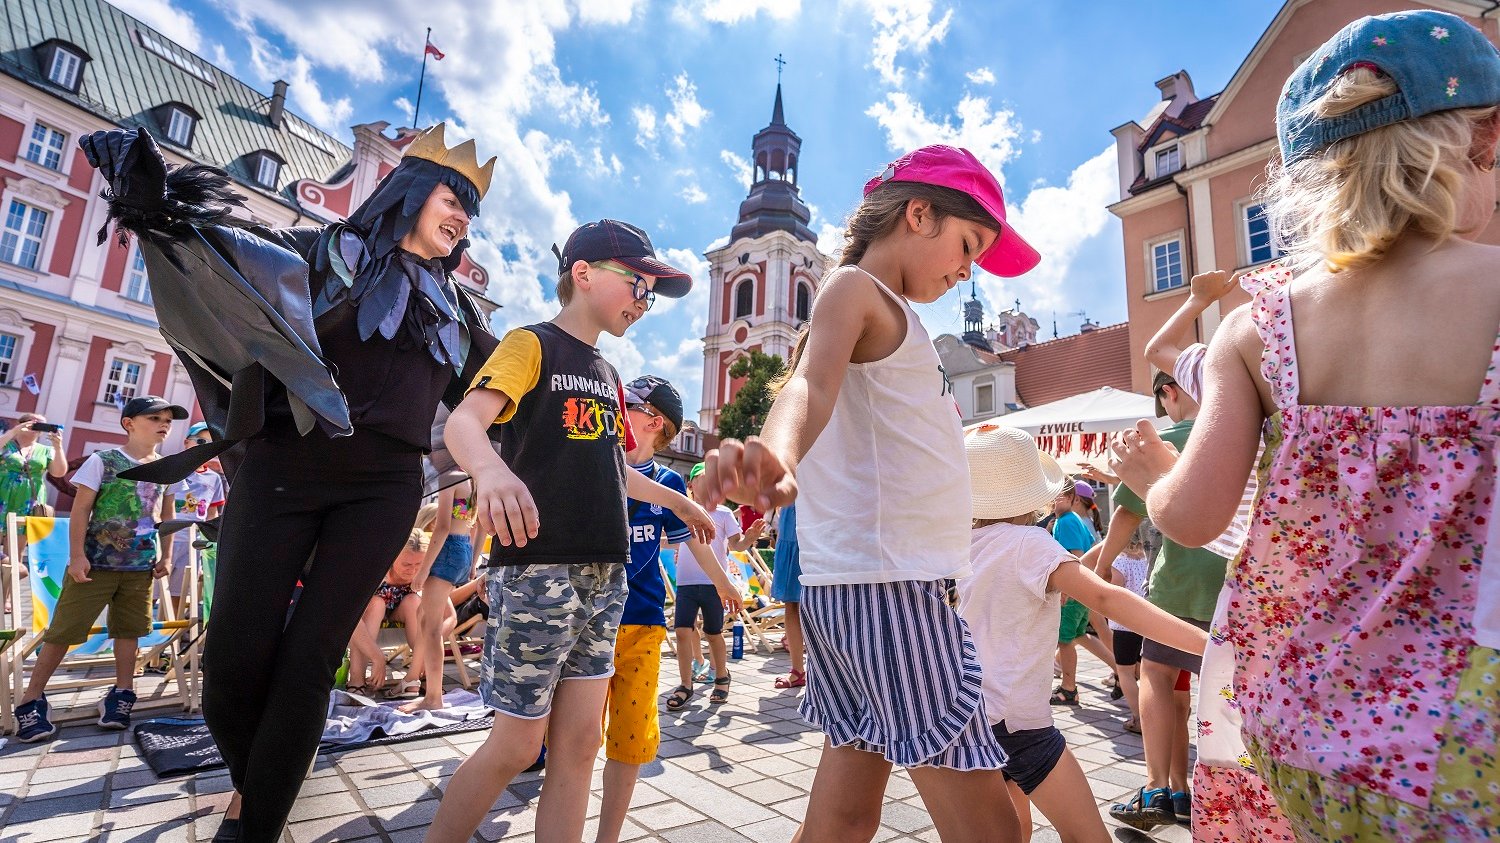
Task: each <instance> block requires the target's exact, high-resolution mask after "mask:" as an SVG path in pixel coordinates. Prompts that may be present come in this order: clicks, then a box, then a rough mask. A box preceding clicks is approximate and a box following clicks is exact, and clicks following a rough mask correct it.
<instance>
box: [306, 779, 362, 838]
mask: <svg viewBox="0 0 1500 843" xmlns="http://www.w3.org/2000/svg"><path fill="white" fill-rule="evenodd" d="M363 810H364V807H363V806H362V805H360V803H359V801H358V800H357V799H356V798H355V796H354V794H353V793H350V792H348V791H343V790H339V791H335V792H333V793H325V794H322V795H321V796H312V797H307V798H299V799H298V800H297V803H296V804H295V805H293V806H292V813H291V816H290V817H288V818H287V819H288V822H290V823H292V824H296V823H299V822H306V821H309V820H317V819H320V818H322V817H331V816H338V815H340V814H355V813H361V812H363ZM367 833H372V832H367Z"/></svg>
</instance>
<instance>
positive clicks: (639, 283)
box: [589, 263, 656, 310]
mask: <svg viewBox="0 0 1500 843" xmlns="http://www.w3.org/2000/svg"><path fill="white" fill-rule="evenodd" d="M589 265H590V266H593V267H597V268H599V269H605V270H608V271H610V272H613V273H614V274H616V275H623V276H625V277H626V278H633V279H635V280H634V281H631V282H630V286H631V289H632V290H634V292H635V300H636V301H644V302H645V303H646V309H647V310H650V309H651V308H652V306H654V305H655V304H656V293H653V292H652V291H651V288H650V287H647V286H646V276H644V275H642V274H640V273H639V272H631V271H630V270H628V269H622V268H621V267H618V266H610V265H609V264H608V263H595V264H589Z"/></svg>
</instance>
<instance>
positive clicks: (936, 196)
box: [838, 181, 1000, 266]
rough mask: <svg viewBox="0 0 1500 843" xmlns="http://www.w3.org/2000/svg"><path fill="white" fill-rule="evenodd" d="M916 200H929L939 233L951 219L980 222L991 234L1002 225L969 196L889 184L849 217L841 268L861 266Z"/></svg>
mask: <svg viewBox="0 0 1500 843" xmlns="http://www.w3.org/2000/svg"><path fill="white" fill-rule="evenodd" d="M913 199H923V200H926V201H927V202H928V204H930V205H931V206H932V216H933V219H934V220H936V221H937V223H938V227H939V230H942V223H943V220H944V219H946V218H948V217H958V218H959V219H963V220H969V221H970V222H977V223H979V224H980V225H982V226H984V227H986V228H988V229H990V230H992V231H999V230H1000V223H999V222H997V221H996V220H995V218H994V217H993V216H991V215H990V213H989V211H986V210H985V209H984V208H983V207H982V206H980V204H979V203H978V202H976V201H974V197H972V196H970V195H969V194H967V193H964V192H962V191H959V190H954V189H953V188H951V187H939V186H937V185H935V184H922V183H920V182H913V181H888V182H886V183H885V184H882V185H881V186H880V187H877V188H875V189H874V190H872V191H870V193H869V195H868V196H866V197H865V198H864V200H863V201H861V202H860V203H859V207H858V208H855V209H854V213H852V214H850V215H849V220H848V222H846V223H845V224H844V247H843V248H842V249H841V250H839V264H838V265H839V266H850V265H852V264H856V263H859V262H860V260H861V259H862V258H864V256H865V250H866V249H868V248H870V244H871V243H873V242H875V241H876V240H879V239H880V238H882V237H885V236H887V235H889V234H890V233H891V232H893V231H895V230H896V227H897V226H898V225H900V223H901V219H902V217H904V216H905V215H906V206H907V205H908V204H909V203H910V202H911V201H912V200H913ZM974 257H976V258H977V257H979V256H978V255H975V256H974Z"/></svg>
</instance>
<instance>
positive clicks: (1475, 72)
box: [1276, 9, 1500, 164]
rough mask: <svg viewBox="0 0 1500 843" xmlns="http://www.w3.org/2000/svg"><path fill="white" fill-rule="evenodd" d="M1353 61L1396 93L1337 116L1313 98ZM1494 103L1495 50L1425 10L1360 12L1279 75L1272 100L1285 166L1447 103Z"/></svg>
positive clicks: (1498, 59) (1498, 79)
mask: <svg viewBox="0 0 1500 843" xmlns="http://www.w3.org/2000/svg"><path fill="white" fill-rule="evenodd" d="M1356 65H1359V66H1369V67H1373V68H1375V69H1378V70H1379V71H1380V72H1382V73H1384V74H1385V75H1386V76H1389V77H1390V78H1391V80H1392V81H1393V82H1395V83H1396V88H1397V91H1396V93H1394V94H1392V95H1390V96H1388V97H1385V98H1383V99H1379V100H1376V101H1375V102H1372V103H1368V104H1366V105H1364V106H1361V107H1360V108H1357V109H1355V110H1354V111H1351V112H1349V113H1348V114H1341V115H1339V116H1338V117H1318V116H1317V115H1316V114H1315V113H1313V111H1312V105H1313V103H1315V102H1317V101H1318V100H1319V99H1321V98H1322V97H1323V95H1324V94H1326V93H1328V89H1329V86H1331V85H1332V84H1333V82H1334V80H1335V79H1337V78H1338V77H1339V76H1340V75H1342V74H1343V73H1344V72H1345V71H1346V70H1349V69H1350V68H1352V67H1355V66H1356ZM1496 104H1500V50H1496V49H1495V45H1494V44H1492V43H1490V40H1489V39H1488V38H1486V37H1485V36H1484V33H1482V32H1480V31H1479V30H1477V29H1475V28H1474V27H1473V26H1471V25H1470V24H1469V23H1468V22H1467V21H1465V20H1464V19H1463V18H1460V17H1458V16H1456V15H1450V14H1448V13H1447V12H1436V11H1432V10H1428V9H1423V10H1417V11H1409V12H1393V13H1391V14H1387V15H1373V16H1370V17H1364V18H1360V19H1359V20H1357V21H1355V22H1354V23H1351V24H1349V25H1348V26H1346V27H1344V28H1343V29H1341V30H1339V31H1338V34H1337V35H1334V36H1333V37H1332V38H1330V39H1329V40H1328V41H1327V42H1326V43H1325V44H1323V46H1321V47H1319V48H1318V49H1316V50H1314V51H1313V54H1312V55H1310V56H1308V57H1307V60H1306V61H1304V62H1302V65H1301V66H1300V67H1298V68H1297V69H1296V70H1295V71H1293V73H1292V75H1291V77H1290V78H1288V79H1287V80H1286V87H1284V88H1283V89H1282V91H1281V101H1280V102H1279V103H1278V104H1277V106H1276V137H1277V140H1278V141H1279V142H1280V144H1281V160H1282V161H1283V162H1284V163H1286V164H1291V163H1293V162H1295V161H1297V160H1299V159H1302V158H1305V157H1307V156H1308V155H1312V154H1313V153H1316V152H1318V151H1320V150H1322V149H1323V148H1325V147H1327V146H1328V145H1329V144H1332V143H1335V142H1336V141H1341V140H1344V139H1345V138H1351V137H1354V136H1355V135H1359V134H1363V133H1364V132H1368V131H1370V130H1371V129H1378V128H1380V127H1382V126H1389V125H1391V124H1392V123H1399V122H1401V121H1402V120H1410V119H1412V118H1414V117H1422V116H1424V115H1427V114H1432V113H1434V112H1438V111H1447V110H1449V109H1454V108H1477V107H1486V106H1492V105H1496Z"/></svg>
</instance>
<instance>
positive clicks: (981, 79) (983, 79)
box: [964, 67, 995, 85]
mask: <svg viewBox="0 0 1500 843" xmlns="http://www.w3.org/2000/svg"><path fill="white" fill-rule="evenodd" d="M964 76H966V77H967V78H968V80H969V81H970V82H973V83H974V84H975V85H993V84H995V71H993V70H990V69H989V68H988V67H981V68H978V69H976V70H971V71H969V72H968V73H965V74H964Z"/></svg>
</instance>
